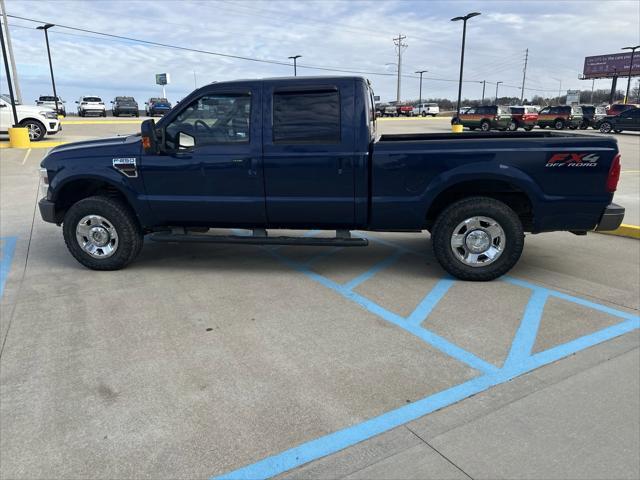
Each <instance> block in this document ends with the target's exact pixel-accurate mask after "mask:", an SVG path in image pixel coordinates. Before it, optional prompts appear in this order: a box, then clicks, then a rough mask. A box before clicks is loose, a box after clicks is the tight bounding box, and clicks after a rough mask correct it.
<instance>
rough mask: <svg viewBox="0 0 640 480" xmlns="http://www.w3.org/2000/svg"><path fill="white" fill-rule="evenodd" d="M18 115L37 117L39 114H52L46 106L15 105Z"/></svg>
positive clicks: (50, 109)
mask: <svg viewBox="0 0 640 480" xmlns="http://www.w3.org/2000/svg"><path fill="white" fill-rule="evenodd" d="M16 110H17V112H18V115H38V114H39V113H40V112H47V111H48V112H53V109H52V108H49V107H48V106H47V105H16Z"/></svg>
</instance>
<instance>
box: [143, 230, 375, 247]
mask: <svg viewBox="0 0 640 480" xmlns="http://www.w3.org/2000/svg"><path fill="white" fill-rule="evenodd" d="M149 239H150V240H153V241H154V242H184V243H235V244H241V245H305V246H310V247H366V246H367V245H369V240H367V239H366V238H352V237H333V238H327V237H268V236H252V235H247V236H243V235H193V234H173V233H152V234H151V235H149Z"/></svg>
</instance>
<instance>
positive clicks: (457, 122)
mask: <svg viewBox="0 0 640 480" xmlns="http://www.w3.org/2000/svg"><path fill="white" fill-rule="evenodd" d="M478 15H480V13H479V12H471V13H467V14H466V15H465V16H464V17H455V18H452V19H451V21H452V22H458V21H460V20H462V50H461V53H460V81H459V82H458V104H457V107H456V117H455V119H454V122H453V124H454V125H460V100H461V98H462V71H463V68H464V43H465V40H466V37H467V20H469V19H470V18H473V17H477V16H478Z"/></svg>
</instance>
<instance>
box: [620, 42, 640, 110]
mask: <svg viewBox="0 0 640 480" xmlns="http://www.w3.org/2000/svg"><path fill="white" fill-rule="evenodd" d="M639 48H640V45H636V46H635V47H624V48H623V49H622V50H631V60H629V78H627V94H626V95H625V96H624V103H629V89H630V88H631V72H632V71H633V57H634V55H635V53H636V50H637V49H639Z"/></svg>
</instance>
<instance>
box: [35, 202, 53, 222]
mask: <svg viewBox="0 0 640 480" xmlns="http://www.w3.org/2000/svg"><path fill="white" fill-rule="evenodd" d="M38 208H39V209H40V216H41V217H42V220H44V221H45V222H49V223H57V222H56V204H55V203H53V202H51V201H49V200H47V199H46V198H41V199H40V201H39V202H38Z"/></svg>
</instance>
